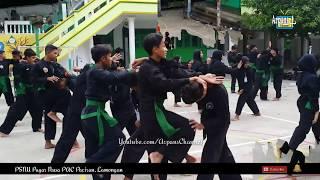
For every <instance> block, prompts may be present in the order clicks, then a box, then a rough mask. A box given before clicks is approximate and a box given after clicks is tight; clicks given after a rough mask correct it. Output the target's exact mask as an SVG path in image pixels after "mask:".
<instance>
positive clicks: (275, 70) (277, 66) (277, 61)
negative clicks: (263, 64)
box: [270, 48, 283, 101]
mask: <svg viewBox="0 0 320 180" xmlns="http://www.w3.org/2000/svg"><path fill="white" fill-rule="evenodd" d="M270 53H271V60H270V71H271V74H272V79H273V87H274V90H275V91H276V97H275V98H274V100H275V101H278V100H279V99H280V98H281V85H282V78H283V69H282V57H281V56H280V55H279V51H278V49H277V48H272V49H271V51H270Z"/></svg>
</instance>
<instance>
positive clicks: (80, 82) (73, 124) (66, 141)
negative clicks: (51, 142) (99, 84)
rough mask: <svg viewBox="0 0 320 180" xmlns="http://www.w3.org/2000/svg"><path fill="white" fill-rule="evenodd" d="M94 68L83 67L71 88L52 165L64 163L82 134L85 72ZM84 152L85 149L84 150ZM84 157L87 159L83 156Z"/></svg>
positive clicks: (85, 85) (89, 66) (91, 65)
mask: <svg viewBox="0 0 320 180" xmlns="http://www.w3.org/2000/svg"><path fill="white" fill-rule="evenodd" d="M92 67H94V65H93V64H88V65H86V66H84V68H83V69H82V70H81V72H80V75H79V76H78V77H77V78H76V81H75V85H74V88H72V89H71V90H72V92H73V94H72V97H71V100H70V106H69V108H68V114H67V117H66V118H65V119H67V121H66V123H65V124H64V126H65V127H64V129H63V131H62V134H61V136H60V139H59V141H58V143H57V145H56V147H55V150H54V154H53V157H52V160H51V162H52V163H64V162H65V161H66V160H67V158H68V155H69V153H70V151H71V149H72V146H73V144H74V142H75V141H76V139H77V136H78V133H79V131H80V132H81V134H83V127H82V126H81V118H80V116H81V111H82V109H83V108H84V106H85V101H86V99H85V95H84V94H85V91H86V87H87V84H86V82H87V81H86V80H87V77H86V72H87V71H88V70H89V69H90V68H92ZM85 150H86V149H85ZM85 157H88V156H87V155H85Z"/></svg>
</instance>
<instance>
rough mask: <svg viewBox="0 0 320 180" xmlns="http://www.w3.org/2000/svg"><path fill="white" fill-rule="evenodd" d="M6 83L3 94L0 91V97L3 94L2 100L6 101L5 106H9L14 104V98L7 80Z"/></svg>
mask: <svg viewBox="0 0 320 180" xmlns="http://www.w3.org/2000/svg"><path fill="white" fill-rule="evenodd" d="M6 83H7V91H6V92H3V90H2V89H0V96H1V95H2V94H3V95H4V98H5V99H6V103H7V105H8V106H11V105H12V104H13V103H14V97H13V93H12V88H11V84H10V79H9V78H8V79H7V81H6Z"/></svg>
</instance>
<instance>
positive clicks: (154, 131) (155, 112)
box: [138, 58, 195, 162]
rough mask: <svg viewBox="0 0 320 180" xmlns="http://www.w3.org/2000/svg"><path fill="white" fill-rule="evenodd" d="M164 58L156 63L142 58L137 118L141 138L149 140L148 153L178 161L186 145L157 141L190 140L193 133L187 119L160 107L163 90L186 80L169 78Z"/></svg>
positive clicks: (184, 152) (186, 149)
mask: <svg viewBox="0 0 320 180" xmlns="http://www.w3.org/2000/svg"><path fill="white" fill-rule="evenodd" d="M165 63H166V60H161V61H160V62H156V61H154V60H153V59H151V58H150V59H148V60H146V61H145V62H144V63H143V64H142V65H141V67H140V69H139V73H138V79H139V81H138V84H139V87H140V91H141V93H140V109H139V110H140V118H141V125H142V129H143V132H144V135H145V140H147V141H153V142H154V144H152V145H148V147H147V148H148V152H149V153H152V152H159V153H161V154H162V155H163V156H164V158H166V159H168V160H170V161H171V162H181V161H182V160H183V159H184V157H185V156H186V154H187V152H188V150H189V148H190V146H191V145H190V144H179V145H174V144H169V145H165V144H161V143H159V142H158V141H157V140H159V139H161V138H162V139H163V140H165V141H175V140H180V139H182V138H184V139H185V140H186V141H192V140H193V139H194V135H195V132H194V130H193V129H192V128H191V127H190V125H189V121H188V119H186V118H184V117H182V116H179V115H177V114H175V113H173V112H170V111H167V110H166V109H165V108H164V107H163V102H164V100H165V99H166V93H167V92H170V91H174V90H176V89H179V88H181V87H182V86H183V85H186V84H188V83H189V79H188V78H180V79H178V78H172V79H171V77H168V76H166V73H165V69H164V68H162V67H163V65H162V64H165Z"/></svg>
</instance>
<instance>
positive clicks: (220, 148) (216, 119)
mask: <svg viewBox="0 0 320 180" xmlns="http://www.w3.org/2000/svg"><path fill="white" fill-rule="evenodd" d="M200 77H201V78H203V79H204V80H205V81H206V82H207V83H208V90H207V94H206V95H205V96H204V97H203V95H204V93H203V87H202V85H201V84H199V83H197V82H193V83H190V84H188V85H186V86H184V87H183V88H182V99H183V101H184V102H185V103H187V104H192V103H194V102H197V101H203V103H204V104H205V106H204V109H203V111H202V113H201V123H198V122H197V121H195V120H191V121H190V124H191V125H192V128H195V129H198V130H202V129H203V131H204V132H203V133H204V137H206V138H207V141H206V143H205V145H204V147H203V151H202V155H201V163H235V160H234V158H233V155H232V153H231V151H230V149H229V147H228V143H227V139H226V135H227V131H228V128H229V125H230V112H229V99H228V92H227V90H226V88H225V87H224V85H223V84H222V83H223V79H224V77H223V76H215V75H213V74H206V75H202V76H200ZM213 178H214V174H199V175H198V177H197V179H198V180H213ZM219 179H221V180H237V179H241V176H240V175H239V174H234V175H227V174H219Z"/></svg>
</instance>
